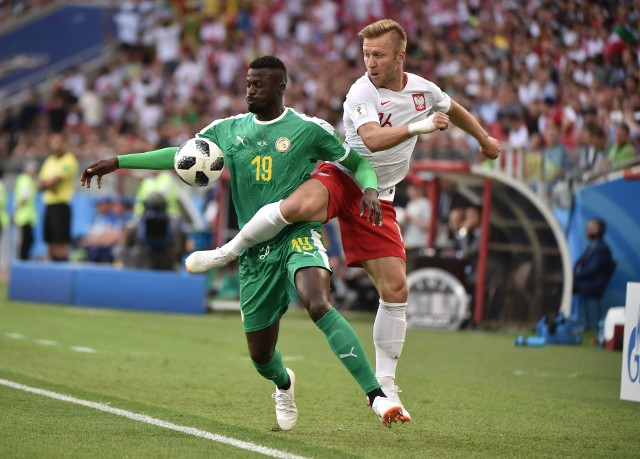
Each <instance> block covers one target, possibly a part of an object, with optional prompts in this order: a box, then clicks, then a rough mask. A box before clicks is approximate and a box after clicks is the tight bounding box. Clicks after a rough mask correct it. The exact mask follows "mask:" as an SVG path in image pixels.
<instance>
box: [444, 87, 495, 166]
mask: <svg viewBox="0 0 640 459" xmlns="http://www.w3.org/2000/svg"><path fill="white" fill-rule="evenodd" d="M448 114H449V118H450V119H451V122H452V123H453V124H455V125H456V126H458V127H459V128H460V129H462V130H464V131H466V132H468V133H469V134H471V135H472V136H473V137H475V138H476V140H477V141H478V143H479V144H480V153H482V154H483V155H484V156H485V157H486V158H488V159H496V158H497V157H498V156H500V143H499V142H498V140H497V139H494V138H493V137H491V136H490V135H489V134H488V133H487V131H485V130H484V129H483V128H482V126H480V123H478V120H476V119H475V118H474V116H473V115H472V114H471V113H469V112H468V111H467V109H466V108H464V107H463V106H462V105H460V104H459V103H457V102H456V101H454V100H453V99H452V100H451V109H449V113H448Z"/></svg>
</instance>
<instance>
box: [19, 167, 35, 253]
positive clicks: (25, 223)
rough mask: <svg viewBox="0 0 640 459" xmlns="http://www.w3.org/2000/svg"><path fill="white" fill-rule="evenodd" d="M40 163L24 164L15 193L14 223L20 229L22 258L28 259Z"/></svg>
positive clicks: (31, 243)
mask: <svg viewBox="0 0 640 459" xmlns="http://www.w3.org/2000/svg"><path fill="white" fill-rule="evenodd" d="M37 173H38V163H36V162H35V161H28V162H27V163H26V164H25V165H24V172H23V173H22V174H20V175H19V176H18V178H17V180H16V188H15V191H14V193H13V208H14V211H13V223H14V224H15V225H16V227H18V228H19V229H20V249H19V252H18V257H19V258H20V260H28V259H29V253H30V252H31V246H32V245H33V227H34V226H35V224H36V220H37V218H38V216H37V210H36V194H37V191H38V189H37V186H36V180H35V178H36V175H37Z"/></svg>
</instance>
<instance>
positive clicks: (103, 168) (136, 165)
mask: <svg viewBox="0 0 640 459" xmlns="http://www.w3.org/2000/svg"><path fill="white" fill-rule="evenodd" d="M177 150H178V148H177V147H168V148H162V149H160V150H153V151H147V152H144V153H131V154H128V155H120V156H117V157H114V158H109V159H102V160H99V161H96V162H94V163H92V164H90V165H89V166H88V167H87V168H85V170H84V171H83V172H82V175H81V176H80V183H81V184H82V186H86V187H87V188H91V178H92V177H97V182H98V188H101V186H102V176H103V175H107V174H110V173H111V172H113V171H115V170H117V169H151V170H169V169H173V158H174V156H175V154H176V151H177Z"/></svg>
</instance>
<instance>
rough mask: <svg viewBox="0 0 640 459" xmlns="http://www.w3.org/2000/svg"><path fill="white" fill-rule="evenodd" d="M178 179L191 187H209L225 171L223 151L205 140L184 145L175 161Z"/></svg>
mask: <svg viewBox="0 0 640 459" xmlns="http://www.w3.org/2000/svg"><path fill="white" fill-rule="evenodd" d="M173 165H174V167H175V169H176V172H177V173H178V177H180V179H181V180H182V181H183V182H184V183H186V184H187V185H191V186H209V185H212V184H214V183H215V182H217V181H218V179H219V178H220V176H221V175H222V171H223V169H224V157H223V155H222V150H220V147H218V146H217V145H216V144H215V143H213V142H212V141H210V140H207V139H203V138H194V139H189V140H187V141H186V142H185V143H183V144H182V145H181V146H180V148H178V151H176V156H175V158H174V160H173Z"/></svg>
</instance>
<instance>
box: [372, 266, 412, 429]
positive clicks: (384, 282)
mask: <svg viewBox="0 0 640 459" xmlns="http://www.w3.org/2000/svg"><path fill="white" fill-rule="evenodd" d="M362 265H363V266H364V268H365V270H366V271H367V274H368V275H369V277H370V278H371V280H372V281H373V283H374V285H375V286H376V289H377V290H378V292H379V294H380V305H379V307H378V311H377V313H376V319H375V322H374V324H373V343H374V345H375V348H376V378H377V379H378V381H379V382H380V386H381V387H382V390H383V391H384V393H385V394H387V397H389V399H391V400H394V401H396V402H397V403H400V404H401V405H402V402H401V401H400V398H399V396H398V392H399V389H398V386H397V385H396V382H395V380H396V368H397V366H398V361H399V359H400V355H401V354H402V348H403V346H404V342H405V336H406V333H407V320H406V310H407V299H408V296H409V290H408V286H407V278H406V274H405V273H406V263H405V261H404V260H403V259H402V258H398V257H382V258H376V259H373V260H367V261H363V262H362ZM402 407H403V413H404V418H403V420H404V421H410V420H411V416H410V415H409V412H408V411H407V410H406V409H405V408H404V405H402Z"/></svg>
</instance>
